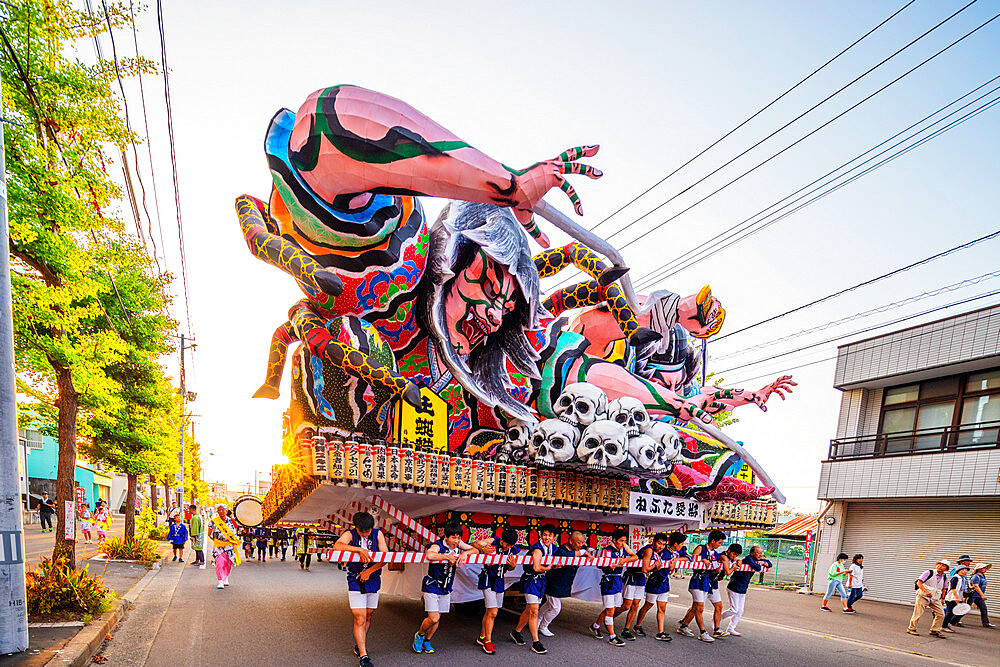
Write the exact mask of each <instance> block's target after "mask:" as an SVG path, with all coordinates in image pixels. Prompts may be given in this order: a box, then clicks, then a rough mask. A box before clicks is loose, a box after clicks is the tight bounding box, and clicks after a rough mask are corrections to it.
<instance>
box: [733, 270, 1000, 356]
mask: <svg viewBox="0 0 1000 667" xmlns="http://www.w3.org/2000/svg"><path fill="white" fill-rule="evenodd" d="M998 294H1000V290H993V291H992V292H986V293H984V294H979V295H977V296H972V297H967V298H964V299H960V300H958V301H953V302H951V303H947V304H944V305H941V306H937V307H935V308H931V309H929V310H924V311H921V312H919V313H914V314H912V315H904V316H903V317H898V318H896V319H894V320H890V321H888V322H883V323H882V324H876V325H873V326H870V327H866V328H864V329H859V330H858V331H854V332H852V333H849V334H843V335H840V336H834V337H833V338H827V339H826V340H821V341H819V342H816V343H809V344H808V345H803V346H801V347H797V348H795V349H792V350H786V351H785V352H779V353H777V354H772V355H771V356H769V357H764V358H763V359H757V360H756V361H748V362H746V363H744V364H740V365H738V366H732V367H730V368H727V369H725V370H721V371H715V372H716V373H718V374H719V375H722V374H723V373H728V372H730V371H734V370H738V369H740V368H746V367H747V366H756V365H757V364H762V363H765V362H767V361H771V360H773V359H780V358H781V357H786V356H788V355H789V354H795V353H796V352H802V351H803V350H808V349H811V348H814V347H819V346H820V345H827V344H828V343H832V342H834V341H838V340H842V339H844V338H850V337H851V336H860V335H861V334H864V333H868V332H869V331H875V330H876V329H884V328H885V327H888V326H893V325H895V324H899V323H901V322H906V321H908V320H912V319H914V318H917V317H922V316H924V315H930V314H932V313H936V312H938V311H941V310H945V309H947V308H953V307H954V306H960V305H962V304H966V303H970V302H972V301H978V300H979V299H986V298H989V297H991V296H996V295H998Z"/></svg>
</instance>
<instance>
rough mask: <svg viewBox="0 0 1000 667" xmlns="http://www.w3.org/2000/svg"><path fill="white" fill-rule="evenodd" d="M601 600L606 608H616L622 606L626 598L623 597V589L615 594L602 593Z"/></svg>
mask: <svg viewBox="0 0 1000 667" xmlns="http://www.w3.org/2000/svg"><path fill="white" fill-rule="evenodd" d="M601 602H603V603H604V608H605V609H616V608H618V607H620V606H622V602H624V598H623V597H622V594H621V591H619V592H618V593H615V594H614V595H602V596H601Z"/></svg>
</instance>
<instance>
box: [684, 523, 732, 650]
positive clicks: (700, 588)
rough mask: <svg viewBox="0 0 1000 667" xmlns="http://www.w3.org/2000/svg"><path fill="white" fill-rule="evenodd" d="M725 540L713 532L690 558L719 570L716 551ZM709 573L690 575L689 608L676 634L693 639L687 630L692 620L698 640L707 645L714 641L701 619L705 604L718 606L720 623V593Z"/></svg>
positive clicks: (720, 558)
mask: <svg viewBox="0 0 1000 667" xmlns="http://www.w3.org/2000/svg"><path fill="white" fill-rule="evenodd" d="M725 539H726V534H725V533H723V532H722V531H721V530H713V531H712V532H710V533H709V534H708V543H707V544H699V545H698V546H696V547H695V548H694V551H693V552H692V554H691V555H692V557H693V558H695V559H698V558H700V559H702V560H705V561H708V562H709V564H711V565H712V567H713V568H714V569H718V568H721V567H722V556H721V554H719V552H718V549H719V547H720V546H722V542H723V540H725ZM711 573H712V570H695V571H694V573H693V574H692V575H691V581H690V583H689V584H688V589H689V590H690V591H691V607H690V608H689V609H688V610H687V613H686V614H684V618H683V620H681V623H680V625H679V626H678V627H677V632H679V633H680V634H682V635H684V636H685V637H694V636H695V635H694V633H693V632H691V629H690V628H688V623H690V622H691V619H694V620H695V622H697V624H698V631H699V634H698V639H700V640H701V641H703V642H709V643H711V642H714V641H715V639H713V638H712V635H710V634H709V633H708V631H707V630H706V629H705V621H704V619H703V618H702V613H703V612H704V611H705V602H706V601H709V602H711V603H712V604H713V605H716V604H717V605H719V607H720V609H719V616H720V618H719V620H720V621H721V616H722V609H721V605H722V593H721V592H720V591H719V582H718V580H717V579H713V577H712V576H711ZM716 627H718V621H716ZM720 634H721V633H720Z"/></svg>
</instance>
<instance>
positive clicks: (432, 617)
mask: <svg viewBox="0 0 1000 667" xmlns="http://www.w3.org/2000/svg"><path fill="white" fill-rule="evenodd" d="M473 551H475V549H473V548H472V546H471V545H469V544H466V543H465V542H463V541H462V527H461V526H459V525H457V524H448V525H447V526H445V527H444V537H443V538H441V539H439V540H438V541H437V542H435V543H434V544H432V545H430V546H429V547H427V560H429V561H430V565H428V566H427V576H426V577H424V580H423V582H422V583H421V585H420V590H421V592H422V593H423V597H424V611H426V612H427V618H425V619H424V620H423V622H422V623H421V624H420V629H419V630H417V632H416V634H414V635H413V651H414V653H433V652H434V647H433V646H431V641H430V640H431V637H433V636H434V633H435V632H437V629H438V626H439V625H440V623H441V614H447V613H448V611H449V610H450V609H451V589H452V586H453V585H454V584H455V566H456V565H461V564H462V563H464V562H465V560H466V557H467V555H468V554H470V553H472V552H473Z"/></svg>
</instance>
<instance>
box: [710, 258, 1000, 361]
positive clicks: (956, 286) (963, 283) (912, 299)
mask: <svg viewBox="0 0 1000 667" xmlns="http://www.w3.org/2000/svg"><path fill="white" fill-rule="evenodd" d="M998 277H1000V271H991V272H989V273H984V274H982V275H979V276H976V277H975V278H966V279H965V280H960V281H958V282H955V283H951V284H950V285H945V286H943V287H938V288H936V289H933V290H929V291H926V292H921V293H920V294H914V295H913V296H908V297H906V298H905V299H900V300H899V301H893V302H891V303H886V304H883V305H881V306H877V307H875V308H871V309H869V310H866V311H863V312H860V313H854V314H853V315H848V316H846V317H842V318H840V319H838V320H830V321H829V322H825V323H823V324H820V325H817V326H814V327H810V328H808V329H802V330H801V331H797V332H795V333H793V334H788V335H787V336H782V337H780V338H775V339H773V340H769V341H767V342H764V343H759V344H757V345H753V346H751V347H746V348H743V349H741V350H737V351H736V352H730V353H728V354H723V355H721V356H718V357H712V360H713V361H722V360H723V359H731V358H733V357H736V356H740V355H742V354H746V353H747V352H752V351H754V350H760V349H763V348H765V347H771V346H772V345H777V344H778V343H783V342H785V341H786V340H791V339H793V338H799V337H801V336H805V335H808V334H811V333H816V332H817V331H824V330H826V329H831V328H833V327H836V326H840V325H841V324H845V323H846V322H853V321H854V320H860V319H864V318H866V317H870V316H872V315H877V314H879V313H884V312H887V311H889V310H893V309H895V308H901V307H903V306H906V305H909V304H911V303H916V302H917V301H923V300H924V299H929V298H931V297H935V296H938V295H939V294H944V293H946V292H955V291H957V290H960V289H962V288H963V287H968V286H969V285H978V284H979V283H981V282H985V281H987V280H992V279H993V278H998Z"/></svg>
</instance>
